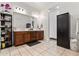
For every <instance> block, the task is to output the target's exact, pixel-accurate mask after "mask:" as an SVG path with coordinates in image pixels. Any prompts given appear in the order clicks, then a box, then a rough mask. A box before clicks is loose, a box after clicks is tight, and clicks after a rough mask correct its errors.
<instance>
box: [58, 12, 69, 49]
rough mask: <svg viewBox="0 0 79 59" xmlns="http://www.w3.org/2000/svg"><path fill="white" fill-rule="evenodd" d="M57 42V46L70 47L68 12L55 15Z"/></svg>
mask: <svg viewBox="0 0 79 59" xmlns="http://www.w3.org/2000/svg"><path fill="white" fill-rule="evenodd" d="M57 21H58V22H57V34H58V35H57V38H58V39H57V41H58V42H57V43H58V45H59V46H62V47H64V48H67V49H70V38H69V37H70V33H69V30H70V29H69V13H65V14H61V15H58V17H57Z"/></svg>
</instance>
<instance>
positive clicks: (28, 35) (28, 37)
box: [24, 31, 31, 43]
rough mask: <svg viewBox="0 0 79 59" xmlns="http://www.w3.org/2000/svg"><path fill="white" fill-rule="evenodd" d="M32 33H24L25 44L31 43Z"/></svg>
mask: <svg viewBox="0 0 79 59" xmlns="http://www.w3.org/2000/svg"><path fill="white" fill-rule="evenodd" d="M30 40H31V39H30V31H27V32H25V33H24V43H27V42H30Z"/></svg>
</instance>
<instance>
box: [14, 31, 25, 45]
mask: <svg viewBox="0 0 79 59" xmlns="http://www.w3.org/2000/svg"><path fill="white" fill-rule="evenodd" d="M14 44H15V46H17V45H21V44H24V32H14Z"/></svg>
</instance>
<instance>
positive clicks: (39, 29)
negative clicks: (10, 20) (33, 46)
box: [14, 29, 44, 32]
mask: <svg viewBox="0 0 79 59" xmlns="http://www.w3.org/2000/svg"><path fill="white" fill-rule="evenodd" d="M18 31H44V30H43V29H33V30H28V29H26V30H20V29H18V30H14V32H18Z"/></svg>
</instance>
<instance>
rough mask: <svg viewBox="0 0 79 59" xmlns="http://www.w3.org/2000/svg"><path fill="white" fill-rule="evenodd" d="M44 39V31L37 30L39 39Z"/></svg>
mask: <svg viewBox="0 0 79 59" xmlns="http://www.w3.org/2000/svg"><path fill="white" fill-rule="evenodd" d="M42 39H44V31H37V40H42Z"/></svg>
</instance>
